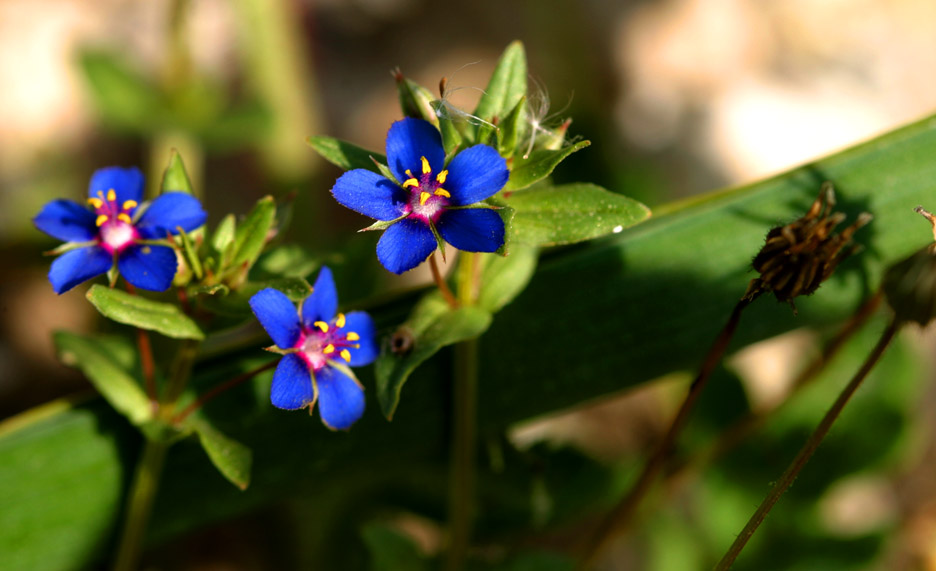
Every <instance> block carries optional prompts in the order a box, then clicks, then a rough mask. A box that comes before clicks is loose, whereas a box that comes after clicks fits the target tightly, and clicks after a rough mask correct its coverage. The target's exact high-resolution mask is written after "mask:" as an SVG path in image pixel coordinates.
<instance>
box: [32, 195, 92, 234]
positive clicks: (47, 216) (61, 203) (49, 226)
mask: <svg viewBox="0 0 936 571" xmlns="http://www.w3.org/2000/svg"><path fill="white" fill-rule="evenodd" d="M95 218H97V216H95V214H94V213H93V212H91V211H90V210H88V209H87V208H85V207H84V206H82V205H80V204H78V203H77V202H75V201H73V200H53V201H52V202H50V203H48V204H46V205H45V206H43V207H42V210H40V211H39V214H37V215H36V217H35V218H33V225H35V227H36V228H37V229H38V230H39V231H40V232H45V233H46V234H48V235H49V236H52V237H53V238H58V239H59V240H64V241H65V242H86V241H88V240H93V239H94V238H95V237H96V236H97V226H95V224H94V220H95Z"/></svg>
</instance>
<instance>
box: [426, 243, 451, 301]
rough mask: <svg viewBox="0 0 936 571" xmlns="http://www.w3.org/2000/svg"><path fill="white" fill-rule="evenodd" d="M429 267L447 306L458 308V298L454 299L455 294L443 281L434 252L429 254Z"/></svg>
mask: <svg viewBox="0 0 936 571" xmlns="http://www.w3.org/2000/svg"><path fill="white" fill-rule="evenodd" d="M429 268H430V269H431V270H432V279H433V280H435V283H436V285H437V286H439V291H440V292H442V297H444V298H445V302H446V303H448V304H449V307H451V308H452V309H458V300H457V299H455V294H453V293H452V290H451V289H450V288H449V286H448V284H447V283H445V279H444V278H443V277H442V272H440V271H439V264H438V263H437V262H436V257H435V252H433V253H432V254H431V255H430V256H429Z"/></svg>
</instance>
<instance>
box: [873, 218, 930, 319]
mask: <svg viewBox="0 0 936 571" xmlns="http://www.w3.org/2000/svg"><path fill="white" fill-rule="evenodd" d="M914 211H916V212H918V213H920V214H922V215H923V216H924V217H925V218H926V219H927V220H929V221H930V223H931V224H933V238H934V240H936V216H934V215H933V214H931V213H929V212H927V211H926V210H924V209H923V207H922V206H917V207H916V208H915V209H914ZM881 288H882V289H883V290H884V295H885V297H886V298H887V303H888V304H889V305H890V306H891V308H892V309H893V310H894V315H895V317H896V319H897V321H913V322H916V323H919V324H920V325H921V326H924V325H926V324H927V323H929V322H930V321H931V320H932V319H933V317H936V242H933V243H931V244H929V245H927V246H924V247H923V248H921V249H920V250H918V251H917V252H915V253H914V254H912V255H911V256H910V257H908V258H906V259H904V260H902V261H900V262H897V263H896V264H894V265H893V266H891V267H889V268H888V269H887V271H886V272H884V279H883V282H882V285H881Z"/></svg>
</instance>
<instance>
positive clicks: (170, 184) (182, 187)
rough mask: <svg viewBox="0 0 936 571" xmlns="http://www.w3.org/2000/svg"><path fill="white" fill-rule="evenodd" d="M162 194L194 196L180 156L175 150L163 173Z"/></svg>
mask: <svg viewBox="0 0 936 571" xmlns="http://www.w3.org/2000/svg"><path fill="white" fill-rule="evenodd" d="M162 192H184V193H186V194H195V192H194V191H193V190H192V181H191V180H189V176H188V173H187V172H186V171H185V165H184V164H183V163H182V156H181V155H179V152H178V151H177V150H175V149H172V153H171V154H170V155H169V165H168V166H167V167H166V170H165V171H163V179H162Z"/></svg>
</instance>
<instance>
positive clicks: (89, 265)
mask: <svg viewBox="0 0 936 571" xmlns="http://www.w3.org/2000/svg"><path fill="white" fill-rule="evenodd" d="M142 200H143V173H141V172H140V170H139V169H137V168H135V167H131V168H120V167H108V168H103V169H100V170H98V171H95V172H94V174H93V175H92V176H91V183H90V185H89V187H88V203H89V205H90V206H91V208H86V207H85V206H83V205H81V204H78V203H77V202H75V201H72V200H64V199H60V200H53V201H52V202H50V203H48V204H46V205H45V206H43V207H42V210H41V211H40V212H39V214H38V215H37V216H36V217H35V218H33V224H35V226H36V228H38V229H39V230H41V231H42V232H45V233H46V234H48V235H49V236H52V237H53V238H58V239H59V240H64V241H65V242H68V244H66V245H65V248H64V249H65V250H67V251H66V252H65V253H64V254H62V255H61V256H59V257H58V258H56V259H55V261H53V262H52V267H51V269H50V270H49V281H50V282H52V288H53V289H54V290H55V292H56V293H59V294H61V293H64V292H66V291H68V290H70V289H71V288H73V287H75V286H76V285H78V284H80V283H81V282H83V281H86V280H89V279H91V278H94V277H97V276H99V275H101V274H103V273H106V272H107V271H108V270H110V269H111V268H112V267H113V266H114V264H116V265H117V269H118V270H119V271H120V275H122V276H123V277H124V279H125V280H127V282H129V283H130V284H132V285H134V286H136V287H138V288H140V289H145V290H151V291H165V290H167V289H169V286H170V285H172V279H173V278H174V277H175V274H176V269H177V266H178V263H177V261H176V254H175V251H174V250H173V249H172V248H170V247H169V246H161V245H157V244H151V243H147V241H150V240H159V239H165V238H166V237H167V235H168V234H178V232H179V231H178V229H177V228H182V229H183V230H185V231H186V232H188V231H190V230H194V229H196V228H198V227H199V226H201V225H202V224H204V223H205V217H206V214H205V211H204V210H202V207H201V204H200V203H199V202H198V200H197V199H196V198H195V197H193V196H191V195H189V194H186V193H184V192H164V193H163V194H161V195H160V196H159V197H158V198H156V199H155V200H153V201H152V202H151V203H149V204H146V203H143V204H141V201H142Z"/></svg>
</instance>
